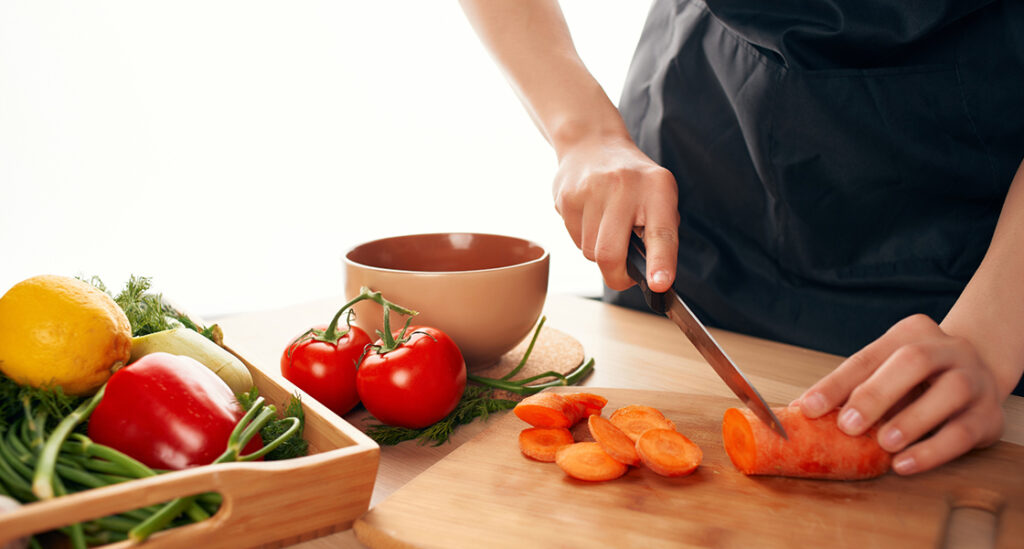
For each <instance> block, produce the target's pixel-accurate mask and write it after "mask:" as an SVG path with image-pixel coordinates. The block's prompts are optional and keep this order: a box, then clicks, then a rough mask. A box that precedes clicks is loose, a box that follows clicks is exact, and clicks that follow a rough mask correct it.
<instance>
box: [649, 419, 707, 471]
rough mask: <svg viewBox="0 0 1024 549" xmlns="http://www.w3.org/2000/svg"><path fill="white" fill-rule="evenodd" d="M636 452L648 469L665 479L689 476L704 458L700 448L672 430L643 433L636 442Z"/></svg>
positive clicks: (652, 430)
mask: <svg viewBox="0 0 1024 549" xmlns="http://www.w3.org/2000/svg"><path fill="white" fill-rule="evenodd" d="M636 452H637V454H639V455H640V460H641V461H642V462H643V464H644V465H646V466H647V468H648V469H650V470H652V471H654V472H655V473H658V474H659V475H662V476H666V477H681V476H684V475H689V474H690V473H692V472H694V471H695V470H696V469H697V466H698V465H700V461H701V459H703V458H704V452H702V451H701V450H700V446H697V445H696V444H694V443H693V442H692V441H691V440H690V439H688V438H686V436H684V435H683V434H682V433H680V432H678V431H674V430H672V429H648V430H647V431H644V434H642V435H640V438H638V439H637V441H636Z"/></svg>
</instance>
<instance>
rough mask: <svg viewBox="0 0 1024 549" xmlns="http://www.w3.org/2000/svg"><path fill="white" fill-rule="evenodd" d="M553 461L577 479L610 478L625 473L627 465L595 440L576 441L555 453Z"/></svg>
mask: <svg viewBox="0 0 1024 549" xmlns="http://www.w3.org/2000/svg"><path fill="white" fill-rule="evenodd" d="M555 463H557V464H558V466H559V467H561V468H562V470H563V471H565V474H567V475H569V476H570V477H572V478H575V479H579V480H591V481H601V480H612V479H616V478H619V477H621V476H622V475H624V474H626V471H627V470H629V467H627V466H626V464H625V463H622V462H620V461H617V460H616V459H615V458H613V457H612V456H610V455H608V452H605V451H604V450H603V449H601V445H600V444H598V443H596V442H577V443H575V444H572V445H570V446H566V447H564V448H562V449H561V450H559V451H558V453H557V454H555Z"/></svg>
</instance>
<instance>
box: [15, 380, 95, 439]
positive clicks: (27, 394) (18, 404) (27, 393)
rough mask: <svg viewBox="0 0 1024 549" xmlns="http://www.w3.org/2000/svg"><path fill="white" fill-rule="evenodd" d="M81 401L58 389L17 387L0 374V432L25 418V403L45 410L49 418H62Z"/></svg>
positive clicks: (16, 384)
mask: <svg viewBox="0 0 1024 549" xmlns="http://www.w3.org/2000/svg"><path fill="white" fill-rule="evenodd" d="M82 400H83V398H82V397H73V396H69V395H66V394H64V390H63V389H61V388H60V387H52V388H50V387H44V388H36V387H31V386H29V385H18V383H17V382H15V381H14V380H13V379H11V378H9V377H7V376H5V375H3V374H0V432H2V430H3V428H5V427H6V426H8V425H11V424H12V423H14V422H15V421H16V420H17V419H19V418H22V417H25V404H26V403H28V404H29V406H30V407H31V408H32V409H42V410H45V411H46V413H47V415H48V416H49V417H64V416H66V415H68V414H70V413H71V412H72V411H73V410H74V409H75V408H76V407H77V406H78V404H79V403H80V402H81V401H82Z"/></svg>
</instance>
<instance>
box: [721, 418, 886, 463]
mask: <svg viewBox="0 0 1024 549" xmlns="http://www.w3.org/2000/svg"><path fill="white" fill-rule="evenodd" d="M772 411H773V412H775V415H776V416H777V417H778V418H779V421H780V422H781V423H782V426H783V427H784V428H785V429H786V434H787V435H788V436H789V440H786V439H783V438H782V437H781V436H779V435H778V434H776V433H775V432H774V431H772V430H771V429H770V428H769V427H768V426H767V425H765V424H764V423H763V422H762V421H761V420H759V419H757V417H756V416H754V414H753V412H751V411H750V410H739V409H737V408H730V409H728V410H726V412H725V417H724V418H723V420H722V438H723V441H724V443H725V451H726V453H728V454H729V459H731V460H732V462H733V464H734V465H735V466H736V468H737V469H739V470H740V471H741V472H743V473H744V474H747V475H775V476H786V477H801V478H817V479H834V480H862V479H869V478H874V477H877V476H880V475H883V474H885V473H886V472H887V471H888V470H889V466H890V463H891V455H890V454H889V453H888V452H886V451H885V450H883V449H882V448H881V447H880V446H879V445H878V442H877V440H876V437H875V430H874V429H872V430H870V431H868V432H867V433H865V434H864V435H861V436H857V437H851V436H849V435H847V434H846V433H843V432H842V431H840V430H839V427H838V426H837V425H836V416H837V415H838V412H835V411H834V412H831V413H829V414H826V415H824V416H822V417H819V418H817V419H810V418H807V417H805V416H804V415H803V413H802V412H801V411H800V409H799V408H795V407H794V408H773V409H772Z"/></svg>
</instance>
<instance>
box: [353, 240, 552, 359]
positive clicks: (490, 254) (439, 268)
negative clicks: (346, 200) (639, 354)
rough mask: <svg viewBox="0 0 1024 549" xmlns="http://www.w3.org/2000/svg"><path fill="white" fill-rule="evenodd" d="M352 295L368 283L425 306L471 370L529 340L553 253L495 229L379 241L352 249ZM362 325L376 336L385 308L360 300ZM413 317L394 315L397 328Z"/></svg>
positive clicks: (424, 315) (420, 319) (428, 321)
mask: <svg viewBox="0 0 1024 549" xmlns="http://www.w3.org/2000/svg"><path fill="white" fill-rule="evenodd" d="M344 262H345V295H346V297H347V298H348V299H351V298H352V297H354V296H356V295H358V294H359V291H360V288H362V287H364V286H365V287H368V288H370V289H371V290H376V291H380V292H381V294H382V295H383V296H384V297H385V298H386V299H387V300H388V301H391V302H393V303H396V304H398V305H401V306H403V307H407V308H410V309H413V310H415V311H418V312H419V314H418V315H416V317H415V318H414V319H413V324H414V325H416V324H418V325H422V326H433V327H435V328H438V329H439V330H441V331H443V332H445V333H446V334H448V335H449V336H450V337H451V338H452V340H454V341H455V343H456V344H457V345H458V346H459V349H460V350H461V351H462V355H463V357H464V358H465V359H466V365H467V367H469V368H470V369H473V368H481V367H486V366H489V365H492V364H494V363H495V362H497V361H498V359H499V358H501V356H502V355H503V354H505V353H507V352H508V351H509V350H511V349H512V348H513V347H515V346H516V344H518V343H519V342H520V341H522V340H523V339H524V338H526V337H527V336H528V335H529V334H530V332H531V331H532V329H533V328H534V326H535V325H536V322H537V320H538V319H539V318H540V313H541V310H542V309H543V308H544V299H545V297H546V295H547V288H548V269H549V263H550V258H549V256H548V253H547V251H546V250H544V248H542V247H541V246H539V245H537V244H536V243H533V242H530V241H528V240H524V239H522V238H515V237H511V236H502V235H495V234H480V233H433V234H416V235H406V236H396V237H392V238H384V239H381V240H374V241H372V242H367V243H365V244H361V245H359V246H356V247H355V248H352V249H351V250H350V251H349V252H348V253H346V254H345V258H344ZM354 309H355V314H356V316H355V320H354V322H355V324H356V325H358V326H359V327H361V328H363V329H364V330H366V331H367V333H369V334H370V337H371V339H376V336H375V335H374V334H375V333H376V331H377V330H380V329H382V327H383V316H384V315H383V310H382V308H381V307H380V305H378V304H376V303H373V302H370V301H363V302H360V303H358V304H356V305H355V307H354ZM404 322H405V317H404V316H401V315H398V314H396V313H394V312H392V313H391V320H390V324H391V328H392V331H397V330H399V329H401V327H402V325H403V324H404Z"/></svg>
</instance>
